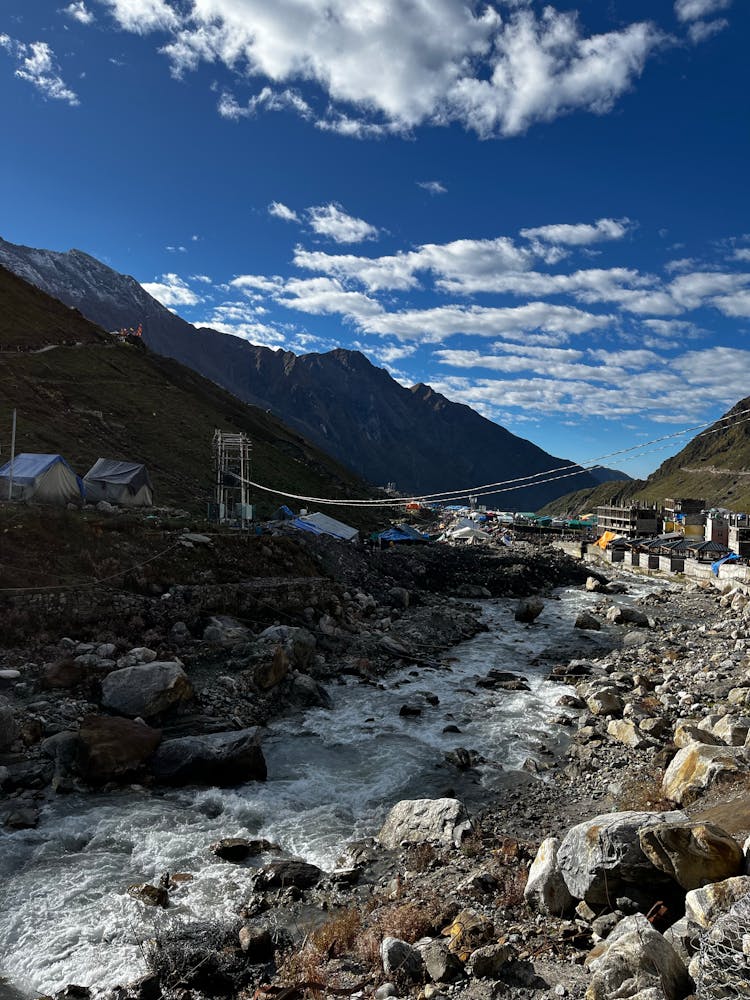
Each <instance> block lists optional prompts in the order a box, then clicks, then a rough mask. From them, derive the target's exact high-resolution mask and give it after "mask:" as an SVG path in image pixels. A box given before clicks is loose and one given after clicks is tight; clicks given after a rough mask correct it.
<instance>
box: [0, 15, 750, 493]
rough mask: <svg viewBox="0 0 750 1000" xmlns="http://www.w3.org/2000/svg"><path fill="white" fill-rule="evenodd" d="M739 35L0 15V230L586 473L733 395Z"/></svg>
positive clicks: (654, 21) (746, 147) (545, 20)
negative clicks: (496, 427)
mask: <svg viewBox="0 0 750 1000" xmlns="http://www.w3.org/2000/svg"><path fill="white" fill-rule="evenodd" d="M749 27H750V6H749V5H748V4H747V3H746V2H745V0H742V2H740V0H734V2H732V0H676V2H675V3H673V2H671V0H670V2H668V0H651V2H640V0H608V2H604V0H572V2H571V4H566V5H564V4H562V3H557V2H556V3H554V4H551V5H550V4H538V3H535V2H533V0H495V2H493V3H480V2H477V3H469V2H462V0H274V2H273V3H268V0H73V2H66V0H58V2H57V3H55V2H48V0H35V2H34V3H29V0H3V3H2V8H1V9H0V128H1V130H2V131H1V133H0V134H2V136H3V137H4V140H3V155H2V156H1V157H0V190H1V191H2V192H3V196H4V197H3V210H2V216H1V218H0V235H2V236H3V237H4V238H5V239H8V240H11V241H13V242H17V243H24V244H27V245H31V246H39V247H47V248H51V249H55V250H67V249H69V248H71V247H77V248H79V249H82V250H85V251H87V252H89V253H91V254H93V255H94V256H96V257H99V258H100V259H102V260H104V261H106V262H107V263H108V264H110V265H111V266H112V267H114V268H116V269H117V270H119V271H123V272H126V273H128V274H132V275H133V276H134V277H136V278H137V279H138V280H139V281H141V282H142V283H143V284H144V286H145V287H146V288H147V289H148V290H149V291H150V292H151V293H152V294H154V295H155V296H156V297H157V298H159V299H160V300H161V301H162V302H164V304H165V305H167V306H169V307H170V308H173V309H174V310H176V311H177V312H179V313H180V314H181V315H183V316H184V317H185V318H186V319H189V320H190V321H192V322H194V323H196V324H198V325H207V326H212V327H214V328H215V329H219V330H223V331H226V332H228V333H235V334H236V335H238V336H242V337H246V338H247V339H248V340H250V341H251V342H253V343H262V344H267V345H269V346H271V347H284V348H287V349H290V350H294V351H297V352H300V351H325V350H329V349H331V348H332V347H336V346H346V347H355V348H358V349H360V350H362V351H364V352H365V353H366V354H367V355H368V356H369V357H370V358H371V359H372V360H373V361H374V362H375V363H377V364H381V365H383V366H385V367H387V368H388V369H389V370H390V371H391V373H392V374H393V375H394V377H396V378H398V379H399V380H400V381H401V382H403V383H404V384H405V385H411V384H413V383H415V382H419V381H422V382H428V383H430V384H431V385H433V386H434V387H435V388H436V389H438V390H440V391H441V392H444V393H445V394H446V395H447V396H449V397H450V398H452V399H456V400H459V401H462V402H466V403H468V404H470V405H471V406H474V407H475V408H476V409H478V410H480V411H481V412H483V413H484V414H485V415H487V416H489V417H490V418H492V419H495V420H497V421H498V422H499V423H501V424H503V426H506V427H508V428H509V429H510V430H512V431H513V432H514V433H517V434H521V435H522V436H524V437H527V438H530V439H531V440H532V441H534V442H535V443H537V444H539V445H541V446H542V447H544V448H546V449H547V450H549V451H551V452H553V453H554V454H557V455H564V456H566V457H570V458H573V459H575V460H577V461H586V460H589V459H595V458H599V457H600V456H602V455H605V454H608V453H610V452H613V451H615V450H617V449H620V448H626V447H628V446H630V445H635V444H639V443H641V442H644V441H648V440H651V439H653V438H656V437H659V436H661V435H666V434H670V433H671V432H672V431H675V430H679V429H681V428H683V427H685V426H688V425H695V424H699V423H702V422H704V421H710V420H713V419H715V418H716V417H718V416H719V415H721V413H723V412H725V411H726V409H728V408H729V406H731V405H733V404H734V403H735V402H737V401H738V400H739V399H740V398H742V397H744V396H746V395H748V394H750V349H749V347H748V336H747V334H748V328H749V327H750V218H749V216H750V210H749V204H748V194H747V188H748V175H749V174H750V170H748V159H749V158H748V152H750V142H749V141H748V97H747V95H748V93H750V86H749V85H748V84H749V82H750V81H749V80H748V77H749V76H750V70H749V69H748V65H749V64H748V60H747V58H746V51H747V42H748V28H749ZM137 319H138V317H133V320H134V322H137ZM684 440H686V439H679V438H678V439H673V440H672V441H670V442H667V443H666V444H665V445H662V446H661V447H660V448H659V449H657V448H647V449H645V451H644V453H643V454H639V455H637V456H636V457H635V459H634V460H630V461H627V462H626V461H625V460H624V458H622V459H616V460H614V459H613V460H612V462H611V464H613V465H616V466H618V467H621V468H623V469H624V470H625V471H627V472H629V473H630V474H631V475H640V474H645V473H647V472H648V471H650V470H651V469H652V468H654V467H655V466H656V465H658V464H659V463H660V462H661V461H662V460H663V459H664V458H666V457H667V456H668V455H669V454H670V453H671V452H674V451H676V450H678V449H679V448H680V447H681V446H682V444H683V443H684Z"/></svg>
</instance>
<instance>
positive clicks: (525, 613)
mask: <svg viewBox="0 0 750 1000" xmlns="http://www.w3.org/2000/svg"><path fill="white" fill-rule="evenodd" d="M542 611H544V601H543V600H542V599H541V597H524V598H523V599H522V600H520V601H519V602H518V607H517V608H516V611H515V619H516V621H517V622H522V623H524V624H528V623H530V622H533V621H536V619H537V618H538V617H539V615H540V614H541V613H542Z"/></svg>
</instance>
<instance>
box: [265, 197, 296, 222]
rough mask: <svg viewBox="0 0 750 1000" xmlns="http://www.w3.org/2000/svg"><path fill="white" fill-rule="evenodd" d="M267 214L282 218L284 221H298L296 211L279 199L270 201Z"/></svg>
mask: <svg viewBox="0 0 750 1000" xmlns="http://www.w3.org/2000/svg"><path fill="white" fill-rule="evenodd" d="M268 214H269V215H273V216H275V217H276V218H277V219H283V220H284V222H299V216H298V215H297V213H296V212H295V211H294V210H293V209H291V208H288V207H287V206H286V205H284V204H282V202H280V201H272V202H271V204H270V205H269V206H268Z"/></svg>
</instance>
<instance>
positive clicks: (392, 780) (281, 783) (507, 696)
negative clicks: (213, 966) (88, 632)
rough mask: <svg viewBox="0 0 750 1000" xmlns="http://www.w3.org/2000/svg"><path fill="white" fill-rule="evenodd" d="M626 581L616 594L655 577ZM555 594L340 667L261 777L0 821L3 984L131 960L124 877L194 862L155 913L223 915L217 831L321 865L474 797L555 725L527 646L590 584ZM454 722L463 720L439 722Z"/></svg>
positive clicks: (284, 728)
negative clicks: (409, 805) (463, 757)
mask: <svg viewBox="0 0 750 1000" xmlns="http://www.w3.org/2000/svg"><path fill="white" fill-rule="evenodd" d="M628 582H629V589H630V596H629V597H628V598H625V599H624V600H632V599H633V596H637V595H638V594H639V593H643V592H645V591H647V590H651V589H653V584H651V585H649V584H648V583H647V582H646V581H644V580H642V579H641V580H637V579H635V578H631V579H629V581H628ZM557 596H558V598H559V600H551V601H548V602H547V603H546V606H545V609H544V611H543V613H542V615H541V617H540V618H539V619H538V620H537V622H536V623H535V624H534V625H532V626H530V627H525V626H521V625H518V624H517V623H516V622H515V621H514V619H513V609H514V607H515V602H512V601H488V602H486V603H485V609H484V614H485V620H486V622H487V624H488V626H489V629H490V631H489V632H486V633H482V634H480V635H478V636H476V637H474V638H473V639H471V640H469V641H467V642H464V643H462V644H461V645H460V646H457V647H456V648H455V649H454V650H453V651H452V653H451V657H450V659H449V660H448V662H447V663H446V664H445V665H444V666H441V668H440V669H439V670H431V669H429V668H427V669H425V668H418V669H416V668H414V669H407V670H404V671H401V672H400V673H395V674H391V675H389V676H388V677H387V678H386V679H385V681H384V682H383V683H382V685H380V686H377V687H376V686H369V685H366V684H363V683H361V682H359V681H357V680H355V679H352V678H346V679H345V680H344V681H343V683H340V684H333V685H331V686H330V687H329V693H330V695H331V698H332V701H333V704H332V707H331V708H329V709H313V710H310V711H308V712H306V713H304V714H303V715H302V716H299V715H297V716H295V717H293V718H288V719H283V720H280V721H278V722H276V723H275V724H274V725H273V726H271V727H270V729H269V730H268V733H267V735H266V737H265V739H264V741H263V749H264V753H265V756H266V760H267V762H268V769H269V774H268V781H267V782H266V783H265V784H255V783H252V784H248V785H245V786H242V787H240V788H234V789H200V790H196V789H190V788H185V789H179V790H175V791H166V792H163V793H160V792H154V791H149V790H146V789H143V790H141V789H138V788H131V789H127V790H124V791H122V792H117V793H115V794H109V795H101V794H97V795H85V796H84V795H73V796H60V797H58V798H56V799H53V800H52V801H51V802H50V803H49V804H48V805H47V806H46V808H45V809H44V811H43V813H42V818H41V821H40V823H39V826H38V827H37V828H36V829H35V830H24V831H19V832H16V833H7V832H6V833H2V834H0V1000H6V998H10V997H21V996H30V995H33V993H34V992H35V991H40V992H43V993H51V992H53V991H55V990H58V989H61V988H62V987H64V986H65V985H67V984H68V983H71V982H73V983H78V984H80V985H89V986H94V987H100V988H102V987H107V986H111V985H114V984H116V983H124V982H127V981H130V980H132V979H134V978H137V977H138V976H139V975H141V974H143V973H144V971H145V965H144V961H143V957H142V955H141V951H140V946H139V942H140V941H143V940H144V939H146V938H148V937H149V936H150V935H151V932H152V929H153V925H154V924H153V922H154V920H155V919H164V917H163V916H161V914H160V915H159V916H158V917H157V914H156V912H155V911H154V910H153V909H152V908H150V907H144V906H143V905H142V904H141V903H139V902H137V901H136V900H134V899H132V898H131V897H130V896H128V895H127V892H126V890H127V887H128V885H130V884H131V883H133V882H141V881H150V882H155V881H156V880H158V878H159V876H160V874H161V873H162V872H164V871H170V872H172V873H174V872H188V873H191V874H192V875H193V876H194V878H193V880H192V881H191V882H189V883H188V884H187V885H186V886H185V887H184V888H182V889H181V890H180V891H179V892H178V893H177V894H176V895H175V897H174V905H173V906H171V907H170V910H169V911H168V914H170V915H171V914H184V915H185V916H188V917H193V918H209V917H217V916H221V915H226V916H227V917H231V916H234V915H235V914H236V911H237V908H238V907H239V906H240V905H241V904H242V902H243V901H245V900H246V899H247V898H248V896H249V892H250V890H249V883H250V878H251V875H252V869H251V868H246V867H241V866H237V865H233V864H229V863H226V862H223V861H220V860H219V859H217V858H215V857H214V856H213V855H211V854H210V853H209V852H208V850H207V848H208V845H209V844H210V843H211V842H212V841H214V840H217V839H219V838H221V837H231V836H262V837H265V838H267V839H269V840H271V841H275V842H276V843H278V844H279V845H281V847H282V848H283V849H284V851H285V852H287V853H288V854H291V855H295V856H298V857H302V858H304V859H306V860H308V861H311V862H313V863H315V864H317V865H320V866H321V867H322V868H326V869H331V868H333V867H335V864H336V859H337V857H338V856H339V854H340V853H341V850H342V848H343V846H344V845H345V844H346V843H347V842H348V841H350V840H354V839H357V838H359V837H362V836H366V835H371V834H373V833H374V832H375V831H376V830H377V829H378V827H379V825H380V823H381V822H382V819H383V817H384V815H385V813H386V811H387V809H388V808H389V807H390V806H391V805H393V803H395V802H397V801H399V800H400V799H404V798H418V797H425V796H435V795H440V794H443V793H445V792H446V790H448V789H452V790H453V792H455V793H456V794H458V795H460V796H462V797H465V798H467V799H468V800H469V801H472V800H473V801H475V802H478V801H481V800H482V798H484V799H485V801H486V800H487V799H488V798H490V797H492V796H494V795H498V794H502V788H503V785H505V786H506V787H507V784H508V783H509V782H513V781H514V780H517V778H516V779H514V772H515V773H517V770H518V769H519V768H520V767H521V766H522V764H523V762H524V760H525V759H526V758H527V757H529V756H535V755H537V754H538V753H539V752H540V750H542V749H543V746H547V747H552V748H555V747H557V746H559V745H560V742H561V741H562V740H563V739H564V738H565V737H564V731H563V730H562V729H561V728H560V727H558V726H556V725H555V724H554V723H553V722H552V719H553V717H554V716H555V715H557V714H559V711H560V710H559V709H557V708H555V707H554V706H555V702H556V701H557V699H558V698H559V697H560V695H561V694H562V693H564V691H565V690H566V689H565V688H562V687H561V686H560V685H559V684H552V683H550V682H547V681H545V680H544V677H545V675H546V673H547V672H548V671H549V664H545V665H542V666H531V665H530V663H529V661H530V660H531V659H532V658H533V657H534V656H535V655H536V654H538V653H539V652H540V651H541V650H543V649H545V648H549V647H551V646H554V645H555V644H557V643H559V642H560V641H565V640H568V641H569V640H570V639H572V637H573V622H574V620H575V616H576V614H577V613H578V611H579V610H581V609H582V608H584V607H587V606H589V605H590V604H591V603H593V602H594V601H595V600H596V597H595V595H591V594H587V593H585V592H584V591H582V590H561V591H559V593H558V595H557ZM492 668H497V669H500V670H508V671H513V672H517V673H520V674H523V675H524V676H525V677H526V678H527V679H528V681H529V684H530V687H531V690H530V691H491V690H483V689H479V688H477V687H475V682H476V680H477V679H478V678H480V677H483V676H485V675H486V674H487V673H488V671H489V670H490V669H492ZM425 694H429V695H437V697H438V698H439V704H437V705H434V706H432V705H429V704H428V703H426V701H425V700H424V696H425ZM405 703H406V704H416V705H419V706H421V707H422V709H423V711H422V715H421V717H418V718H401V717H400V716H399V709H400V708H401V706H402V705H403V704H405ZM451 724H452V725H455V726H458V727H459V729H460V733H445V732H444V731H443V730H444V728H445V727H446V726H447V725H451ZM456 747H466V748H468V749H470V750H475V751H477V752H478V753H480V754H482V756H483V757H484V758H485V759H486V763H485V764H483V765H482V766H481V767H480V768H479V770H478V772H467V773H465V774H461V773H460V772H458V771H457V770H456V769H455V768H452V767H450V766H446V765H445V764H444V761H443V754H444V753H445V752H446V751H448V750H452V749H455V748H456ZM263 860H268V859H267V858H265V859H263V858H261V859H259V861H258V863H259V864H260V863H262V862H263ZM2 977H5V980H4V981H3V978H2ZM3 983H4V984H3ZM16 991H18V992H16Z"/></svg>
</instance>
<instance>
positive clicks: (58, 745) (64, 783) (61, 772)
mask: <svg viewBox="0 0 750 1000" xmlns="http://www.w3.org/2000/svg"><path fill="white" fill-rule="evenodd" d="M79 749H80V745H79V741H78V733H74V732H70V731H67V732H62V733H56V734H55V735H54V736H48V737H47V739H46V740H43V741H42V744H41V750H42V753H43V754H44V755H45V756H46V757H49V758H50V759H51V760H52V761H54V765H55V769H54V773H53V776H52V788H53V790H54V791H56V792H69V791H72V790H73V788H74V787H75V781H76V778H77V764H78V753H79Z"/></svg>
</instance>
